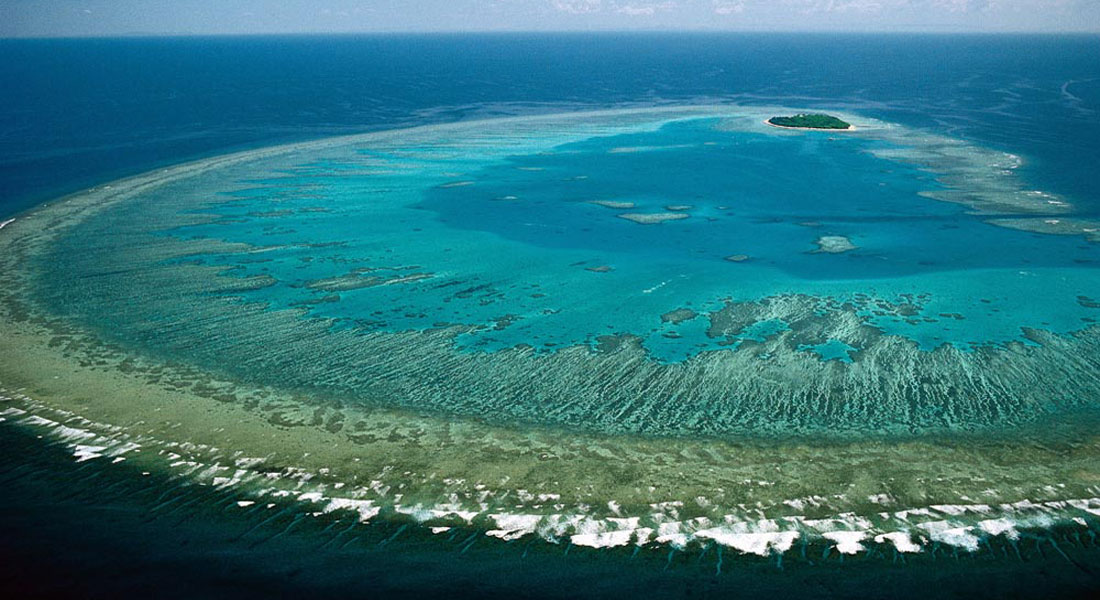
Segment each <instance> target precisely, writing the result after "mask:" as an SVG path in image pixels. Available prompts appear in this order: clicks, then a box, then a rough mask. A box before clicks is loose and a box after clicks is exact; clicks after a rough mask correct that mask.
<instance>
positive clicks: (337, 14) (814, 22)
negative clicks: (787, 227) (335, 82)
mask: <svg viewBox="0 0 1100 600" xmlns="http://www.w3.org/2000/svg"><path fill="white" fill-rule="evenodd" d="M601 30H732V31H907V32H909V31H948V32H1001V31H1036V32H1070V31H1078V32H1080V31H1085V32H1100V0H0V37H53V36H111V35H132V34H257V33H344V32H416V31H601Z"/></svg>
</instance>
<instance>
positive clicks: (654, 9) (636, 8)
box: [615, 2, 676, 16]
mask: <svg viewBox="0 0 1100 600" xmlns="http://www.w3.org/2000/svg"><path fill="white" fill-rule="evenodd" d="M674 8H676V4H675V3H673V2H661V3H660V4H624V5H616V6H615V12H617V13H619V14H622V15H631V16H651V15H655V14H657V13H658V12H668V11H670V10H672V9H674Z"/></svg>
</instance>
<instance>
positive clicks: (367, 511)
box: [321, 498, 382, 523]
mask: <svg viewBox="0 0 1100 600" xmlns="http://www.w3.org/2000/svg"><path fill="white" fill-rule="evenodd" d="M334 510H352V511H355V512H357V513H359V520H360V521H361V522H363V523H366V522H367V521H369V520H371V519H373V518H374V517H375V516H377V515H378V513H379V512H381V511H382V509H381V508H379V507H377V506H375V505H374V503H373V502H371V501H370V500H355V499H353V498H330V499H329V501H328V504H327V505H325V508H324V510H322V511H321V512H324V513H330V512H332V511H334Z"/></svg>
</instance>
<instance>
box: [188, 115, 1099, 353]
mask: <svg viewBox="0 0 1100 600" xmlns="http://www.w3.org/2000/svg"><path fill="white" fill-rule="evenodd" d="M564 137H565V139H561V136H560V134H559V139H554V138H553V137H551V138H549V139H523V140H512V141H511V142H510V143H509V144H506V145H504V146H503V147H501V148H488V147H478V145H477V144H474V145H473V146H462V145H461V144H458V145H457V146H455V147H452V148H448V147H446V146H442V147H425V146H417V147H408V148H401V147H396V148H387V149H386V151H385V152H379V151H377V150H373V149H370V148H367V149H362V150H360V151H359V152H358V153H356V154H355V155H353V156H350V157H344V158H342V159H331V158H329V159H326V160H324V161H319V162H312V163H308V164H303V165H301V166H296V167H294V168H291V169H287V170H286V171H285V172H283V173H280V174H279V176H278V177H275V178H270V179H263V180H257V181H251V182H247V184H246V182H242V183H239V184H237V186H238V188H239V189H238V191H235V192H231V193H229V195H230V197H231V198H232V199H233V201H232V202H228V203H225V204H221V205H218V206H216V207H214V209H213V210H214V211H215V213H216V214H218V215H220V217H221V218H220V219H219V220H218V221H216V222H214V223H211V224H208V225H200V226H195V227H187V228H185V229H184V230H182V231H176V232H172V233H173V235H183V236H197V237H209V238H214V239H220V240H226V241H232V242H243V243H247V244H251V245H254V246H260V247H270V246H275V248H273V249H271V250H270V251H265V252H264V253H262V254H260V255H257V256H255V257H248V258H246V259H244V260H241V258H240V257H239V256H235V255H234V256H225V257H206V258H205V259H204V260H206V261H208V262H209V263H211V264H224V265H227V266H233V267H234V271H233V275H238V276H239V275H259V274H264V275H270V276H272V277H274V278H275V279H276V280H278V281H279V282H280V283H279V284H277V285H274V286H271V287H267V288H264V289H262V290H258V291H254V292H251V293H249V294H248V296H247V298H248V299H249V300H254V301H260V302H265V303H270V304H271V305H272V306H276V307H292V306H308V307H309V312H310V314H311V315H313V316H317V317H324V318H332V319H336V320H337V321H338V322H339V323H340V324H342V325H343V326H348V327H356V328H359V329H363V330H386V331H407V330H425V329H430V328H435V327H441V326H444V325H446V324H463V325H472V326H477V327H478V329H477V330H475V331H471V332H468V333H466V334H463V335H462V336H460V337H459V338H458V339H457V342H458V343H459V345H460V346H461V347H463V348H465V349H467V350H471V351H494V350H499V349H502V348H509V347H514V346H517V345H530V346H532V347H535V348H536V349H539V350H542V351H553V350H554V349H555V348H561V347H567V346H573V345H577V344H595V343H596V340H597V338H598V337H599V336H603V335H610V334H616V335H622V334H631V335H637V336H640V337H642V338H643V339H644V346H645V348H646V349H647V350H648V351H649V353H650V354H651V356H652V357H654V358H656V359H658V360H661V361H665V362H668V361H678V360H683V359H684V358H687V357H690V356H692V355H694V354H696V353H698V352H701V351H705V350H714V349H719V348H722V347H727V346H730V345H731V344H734V345H735V344H736V343H737V341H738V340H739V339H760V335H761V333H760V332H764V330H765V329H767V328H766V327H764V326H763V325H760V326H756V325H754V326H753V327H754V328H755V329H754V330H753V331H745V332H742V334H739V335H738V336H734V338H732V339H731V338H730V337H729V336H718V335H708V327H709V324H708V321H707V319H706V318H705V313H707V312H709V311H714V310H717V309H719V308H721V307H722V306H723V304H724V303H725V302H726V301H728V300H733V301H747V300H756V299H759V298H762V297H766V296H773V295H776V294H786V293H798V294H808V295H812V296H816V297H831V298H835V299H837V300H838V301H839V302H845V301H849V300H852V299H853V298H854V296H855V295H856V294H861V293H862V294H867V295H869V296H873V297H876V298H880V299H886V300H888V301H890V302H905V301H904V300H902V299H901V298H903V296H904V295H911V296H919V297H920V303H919V304H920V305H921V309H920V310H919V311H915V312H912V314H907V315H903V316H899V315H897V314H878V315H876V314H874V311H873V308H870V309H867V310H863V312H862V314H865V315H868V316H870V317H871V322H872V323H873V324H874V325H875V326H877V327H879V328H881V329H882V330H883V331H885V332H887V333H890V334H897V335H902V336H905V337H907V338H910V339H913V340H915V341H917V342H918V343H919V344H920V345H921V347H922V348H924V349H926V350H931V349H934V348H936V347H938V346H940V345H942V344H953V345H956V346H958V347H961V348H971V347H973V346H976V345H983V344H1001V343H1005V342H1008V341H1026V338H1025V337H1024V336H1023V335H1022V331H1021V328H1022V327H1031V328H1039V329H1047V330H1051V331H1056V332H1060V333H1065V332H1070V331H1074V330H1077V329H1080V328H1082V327H1084V326H1086V325H1087V324H1088V323H1090V322H1091V321H1089V320H1088V319H1091V318H1092V317H1095V316H1096V315H1097V314H1098V313H1100V311H1097V310H1096V309H1094V308H1088V307H1087V306H1084V305H1082V304H1081V303H1080V302H1079V301H1078V298H1079V297H1081V296H1083V297H1086V298H1092V297H1100V269H1097V268H1096V266H1097V265H1100V251H1098V249H1097V247H1096V246H1095V245H1093V244H1088V243H1086V242H1085V241H1084V240H1083V239H1082V238H1078V237H1071V236H1053V235H1040V234H1035V233H1030V232H1024V231H1019V230H1014V229H1009V228H1005V227H999V226H994V225H991V224H989V223H987V222H986V221H985V219H987V218H989V216H990V215H982V216H976V215H972V214H969V212H968V210H967V208H966V207H964V206H960V205H957V204H953V203H947V202H940V201H936V200H933V199H930V198H926V197H923V196H919V195H918V192H922V191H930V190H937V189H942V188H943V187H944V184H942V183H940V182H938V181H937V180H936V177H937V174H936V173H933V172H930V171H928V170H927V169H926V168H923V167H922V166H921V165H919V164H912V163H905V162H898V161H894V160H886V159H884V158H879V157H876V156H874V155H872V154H871V153H870V151H871V150H874V149H876V148H879V147H883V146H888V145H889V143H887V142H883V141H881V140H873V139H865V138H861V137H856V136H850V135H849V136H847V137H846V134H836V133H827V132H804V133H799V134H797V135H789V134H787V132H783V134H770V133H767V132H756V131H740V130H730V128H728V127H723V125H722V122H721V120H720V119H717V118H694V119H688V120H678V121H672V122H667V123H661V122H656V123H650V124H649V126H648V127H645V128H643V129H641V130H635V131H630V130H627V131H623V132H612V133H607V134H603V135H594V136H587V135H585V134H576V133H572V134H570V135H567V136H564ZM578 138H579V139H578ZM593 202H610V203H629V204H630V205H631V206H632V207H630V208H615V207H614V206H610V207H609V206H605V205H599V204H594V203H593ZM623 206H625V204H624V205H623ZM668 207H672V208H673V209H676V210H669V208H668ZM673 213H676V214H681V215H686V218H683V219H679V220H671V221H666V222H662V223H653V224H640V223H636V222H633V221H630V220H628V219H624V218H621V215H623V214H627V215H629V214H673ZM822 236H844V237H846V238H848V239H850V240H851V242H852V244H854V245H855V246H856V248H855V249H854V250H851V251H848V252H843V253H838V254H831V253H825V252H815V250H816V249H817V245H816V243H815V242H816V240H818V238H820V237H822ZM306 244H308V245H310V246H309V247H306V246H305V245H306ZM329 244H338V245H332V246H329V247H324V246H325V245H329ZM318 246H322V247H321V248H318ZM735 255H744V257H747V259H745V260H742V261H738V262H734V261H731V260H727V257H730V256H735ZM349 273H351V274H355V273H358V274H360V275H362V276H363V277H373V278H377V281H378V282H389V283H388V284H386V285H370V286H365V285H364V286H358V287H355V289H340V290H338V289H336V288H334V287H331V286H325V285H320V286H318V285H317V282H324V281H325V280H328V279H331V278H337V277H341V276H346V275H348V274H349ZM410 275H412V276H413V279H412V280H409V281H408V282H406V283H400V284H396V283H394V282H402V281H404V280H402V279H400V278H403V277H408V276H410ZM416 277H423V279H419V280H417V279H416ZM1037 288H1038V289H1043V290H1044V297H1043V300H1042V301H1041V302H1036V301H1035V298H1034V294H1033V293H1032V290H1035V289H1037ZM334 292H338V293H339V295H338V301H337V300H336V296H334V295H333V294H334ZM326 299H327V300H328V301H325V300H326ZM681 308H687V309H691V311H693V312H694V313H695V314H696V315H698V316H695V317H692V318H686V319H685V318H679V319H662V318H661V316H662V315H664V314H666V313H670V312H671V311H675V310H677V309H681ZM880 312H881V311H880ZM754 331H755V332H756V333H754ZM765 333H766V332H765ZM772 333H774V331H773V332H772ZM763 337H764V338H766V337H768V335H763ZM841 343H842V342H841V341H839V340H837V341H835V343H832V342H830V345H828V346H814V347H807V348H806V350H807V351H812V352H817V353H818V354H820V355H821V357H822V358H823V359H838V358H839V359H845V357H847V356H848V352H858V350H859V348H857V347H851V346H849V347H848V348H849V349H848V350H844V347H843V346H839V345H837V344H841Z"/></svg>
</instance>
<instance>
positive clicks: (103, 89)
mask: <svg viewBox="0 0 1100 600" xmlns="http://www.w3.org/2000/svg"><path fill="white" fill-rule="evenodd" d="M1098 65H1100V41H1098V40H1097V38H1096V37H1095V36H1061V37H1058V36H1029V35H1019V36H1008V35H1005V36H967V35H836V34H663V33H653V34H603V35H584V34H558V35H551V34H545V35H523V34H509V35H503V34H502V35H463V36H457V35H393V36H331V37H322V36H302V37H217V38H127V39H95V40H0V89H2V90H5V92H4V97H3V101H2V102H0V215H5V214H12V213H14V212H17V211H19V210H22V209H25V208H27V207H29V206H32V205H33V204H35V203H37V202H40V201H43V200H46V199H49V198H51V197H56V196H58V195H60V194H63V193H68V192H73V191H76V190H79V189H81V188H83V187H87V186H89V185H92V184H94V183H97V182H102V181H106V180H110V179H114V178H117V177H119V176H123V175H127V174H134V173H138V172H141V171H143V170H148V169H150V168H152V167H155V166H157V165H164V164H170V163H175V162H179V161H180V160H183V159H188V158H196V157H200V156H206V155H211V154H218V153H221V152H224V151H227V150H232V149H240V148H247V147H253V146H263V145H268V144H272V143H277V142H285V141H294V140H301V139H308V138H317V137H323V136H328V135H333V134H339V133H352V132H360V131H366V130H372V129H382V128H389V127H395V126H402V125H412V124H422V123H430V122H444V121H452V120H457V119H468V118H474V117H486V116H493V115H506V114H507V115H510V114H526V113H536V112H555V111H560V110H563V109H579V108H603V107H608V106H617V105H627V104H630V105H635V104H641V105H650V104H661V103H683V102H706V101H710V102H714V101H726V102H743V103H771V104H780V105H791V106H806V107H822V108H834V109H837V108H846V109H858V110H860V111H861V112H863V113H864V114H867V115H869V116H875V117H880V118H883V119H885V120H888V121H896V122H899V123H903V124H907V125H913V126H919V127H928V128H932V129H934V130H935V131H937V132H939V133H944V134H949V135H954V136H959V137H963V138H966V139H970V140H973V141H977V142H980V143H982V144H985V145H989V146H992V147H996V148H1003V149H1008V148H1011V149H1012V150H1013V151H1015V152H1018V153H1020V154H1022V155H1023V156H1025V157H1026V158H1027V159H1028V160H1029V161H1030V163H1029V167H1028V169H1027V174H1028V177H1029V178H1030V179H1031V180H1032V181H1034V182H1035V184H1036V185H1037V186H1041V187H1043V188H1050V189H1051V190H1053V191H1055V192H1059V193H1063V194H1066V195H1070V196H1073V197H1074V198H1075V199H1076V200H1078V201H1081V202H1100V201H1098V200H1097V198H1100V182H1098V181H1097V178H1096V177H1094V176H1090V175H1091V174H1092V171H1093V170H1094V169H1095V167H1096V165H1097V164H1100V143H1098V142H1097V140H1100V122H1098V121H1097V118H1096V117H1097V111H1098V110H1100V66H1098Z"/></svg>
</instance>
